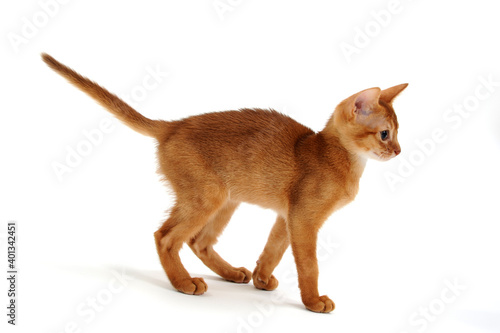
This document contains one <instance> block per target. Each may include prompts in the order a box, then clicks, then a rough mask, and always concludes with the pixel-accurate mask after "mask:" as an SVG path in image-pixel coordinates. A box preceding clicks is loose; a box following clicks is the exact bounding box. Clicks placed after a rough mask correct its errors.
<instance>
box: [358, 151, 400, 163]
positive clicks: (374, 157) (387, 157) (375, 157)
mask: <svg viewBox="0 0 500 333" xmlns="http://www.w3.org/2000/svg"><path fill="white" fill-rule="evenodd" d="M393 155H394V154H393ZM393 155H387V154H377V153H376V152H374V151H370V152H368V153H366V155H365V156H366V157H368V158H369V159H372V160H375V161H379V162H386V161H389V160H390V159H392V158H393V157H395V155H394V156H393Z"/></svg>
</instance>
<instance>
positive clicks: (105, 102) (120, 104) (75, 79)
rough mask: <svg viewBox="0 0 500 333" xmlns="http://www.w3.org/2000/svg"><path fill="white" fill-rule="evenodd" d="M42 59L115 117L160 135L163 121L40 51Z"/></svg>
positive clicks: (137, 129)
mask: <svg viewBox="0 0 500 333" xmlns="http://www.w3.org/2000/svg"><path fill="white" fill-rule="evenodd" d="M42 59H43V61H44V62H45V63H46V64H47V65H48V66H49V67H50V68H52V69H53V70H54V71H56V72H57V73H58V74H59V75H61V76H63V77H65V78H66V79H67V80H68V81H69V82H70V83H72V84H73V85H74V86H76V87H77V88H78V89H80V90H82V91H83V92H85V93H86V94H87V95H89V96H90V97H92V98H93V99H95V100H96V101H97V102H98V103H99V104H101V105H102V106H103V107H104V108H106V109H107V110H108V111H109V112H111V113H112V114H113V115H114V116H115V117H116V118H118V119H119V120H121V121H122V122H123V123H125V124H126V125H127V126H129V127H130V128H132V129H133V130H135V131H137V132H139V133H141V134H144V135H147V136H151V137H158V135H160V133H159V132H160V129H161V127H162V126H161V123H164V122H163V121H161V120H152V119H149V118H146V117H144V116H143V115H142V114H140V113H139V112H137V111H136V110H134V108H132V107H131V106H130V105H128V104H127V103H125V102H124V101H123V100H121V99H120V98H119V97H118V96H116V95H115V94H112V93H110V92H109V91H107V90H106V89H104V88H103V87H101V86H99V85H98V84H97V83H95V82H93V81H91V80H89V79H87V78H86V77H84V76H82V75H80V74H78V73H77V72H75V71H74V70H72V69H71V68H69V67H67V66H65V65H63V64H61V63H60V62H59V61H57V60H56V59H54V58H53V57H51V56H50V55H48V54H47V53H42Z"/></svg>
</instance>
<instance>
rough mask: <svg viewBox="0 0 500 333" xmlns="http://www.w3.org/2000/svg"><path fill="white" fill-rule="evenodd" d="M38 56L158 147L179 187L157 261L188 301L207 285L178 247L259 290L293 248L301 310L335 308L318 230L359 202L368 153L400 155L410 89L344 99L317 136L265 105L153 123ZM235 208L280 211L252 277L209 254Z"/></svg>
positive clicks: (160, 234)
mask: <svg viewBox="0 0 500 333" xmlns="http://www.w3.org/2000/svg"><path fill="white" fill-rule="evenodd" d="M42 58H43V60H44V61H45V62H46V63H47V65H48V66H50V67H51V68H52V69H53V70H55V71H56V72H57V73H59V74H60V75H62V76H63V77H65V78H66V79H68V80H69V81H70V82H71V83H72V84H73V85H75V86H76V87H77V88H79V89H81V90H83V91H84V92H85V93H87V94H88V95H90V96H91V97H92V98H94V99H95V100H96V101H97V102H99V103H100V104H101V105H102V106H103V107H105V108H106V109H107V110H108V111H110V112H111V113H112V114H113V115H115V116H116V117H117V118H118V119H119V120H121V121H122V122H124V123H125V124H126V125H128V126H130V127H131V128H132V129H134V130H136V131H137V132H139V133H142V134H144V135H147V136H151V137H153V138H155V139H156V140H157V141H158V160H159V172H161V174H162V175H163V176H164V178H165V180H166V181H168V183H169V184H170V186H171V187H172V188H173V190H174V191H175V194H176V203H175V206H174V207H173V208H172V210H171V213H170V216H169V218H168V219H167V220H166V221H165V223H164V224H163V225H162V226H161V227H160V228H159V229H158V231H156V232H155V234H154V238H155V242H156V247H157V251H158V255H159V257H160V262H161V265H162V266H163V269H164V270H165V272H166V274H167V276H168V278H169V279H170V282H171V283H172V285H173V286H174V287H175V288H176V289H177V290H179V291H181V292H183V293H186V294H194V295H200V294H203V293H204V292H205V291H206V290H207V285H206V283H205V281H204V280H203V279H202V278H192V277H191V276H190V275H189V273H188V272H187V271H186V269H185V268H184V266H183V265H182V262H181V260H180V257H179V250H180V249H181V247H182V245H183V244H184V243H188V244H189V246H190V247H191V249H192V250H193V252H194V253H195V254H196V255H197V256H198V257H199V258H200V259H201V260H202V261H203V263H205V265H207V266H208V267H209V268H210V269H212V270H213V271H214V272H215V273H217V274H219V275H220V276H221V277H223V278H224V279H226V280H229V281H233V282H237V283H248V282H249V281H250V280H251V279H252V278H253V281H254V285H255V287H256V288H259V289H264V290H273V289H275V288H276V287H277V286H278V280H277V279H276V278H275V277H274V276H273V275H272V272H273V270H274V268H275V267H276V266H277V265H278V263H279V262H280V260H281V258H282V256H283V253H284V252H285V250H286V249H287V248H288V246H289V245H291V247H292V252H293V255H294V257H295V262H296V265H297V272H298V276H299V287H300V290H301V296H302V301H303V303H304V305H305V307H306V308H307V309H309V310H311V311H315V312H330V311H332V310H333V309H334V307H335V306H334V303H333V302H332V301H331V300H330V299H329V298H328V297H327V296H320V294H319V292H318V264H317V259H316V240H317V233H318V230H319V229H320V227H321V225H322V224H323V222H324V221H325V220H326V219H327V218H328V216H329V215H330V214H332V213H333V212H334V211H335V210H336V209H339V208H340V207H342V206H344V205H345V204H347V203H348V202H350V201H352V200H353V199H354V197H355V196H356V194H357V192H358V184H359V179H360V177H361V174H362V173H363V170H364V167H365V162H366V158H367V157H370V158H375V159H378V160H388V159H390V158H392V157H394V156H396V155H397V154H399V152H400V151H401V149H400V146H399V143H398V141H397V131H398V122H397V118H396V115H395V113H394V110H393V108H392V102H393V100H394V98H395V97H396V96H397V95H399V93H400V92H401V91H403V90H404V89H405V88H406V86H407V84H401V85H397V86H394V87H392V88H389V89H386V90H380V89H379V88H371V89H366V90H363V91H361V92H359V93H357V94H354V95H352V96H350V97H349V98H347V99H345V100H344V101H342V102H341V103H340V104H339V105H338V106H337V107H336V109H335V111H334V113H333V115H332V116H331V118H330V119H329V121H328V122H327V124H326V126H325V128H324V129H323V130H322V131H320V132H318V133H315V132H313V131H312V130H311V129H309V128H307V127H305V126H303V125H301V124H299V123H297V122H296V121H294V120H293V119H291V118H289V117H287V116H285V115H283V114H280V113H278V112H276V111H273V110H261V109H241V110H239V111H226V112H214V113H206V114H202V115H198V116H193V117H189V118H186V119H182V120H178V121H163V120H151V119H148V118H146V117H144V116H142V115H141V114H139V113H138V112H137V111H135V110H134V109H133V108H132V107H130V106H129V105H127V104H126V103H125V102H123V101H122V100H120V99H119V98H118V97H117V96H116V95H114V94H112V93H110V92H108V91H107V90H106V89H104V88H102V87H100V86H99V85H97V84H96V83H94V82H92V81H90V80H89V79H87V78H85V77H83V76H81V75H80V74H78V73H76V72H75V71H73V70H72V69H70V68H68V67H66V66H65V65H63V64H61V63H59V62H58V61H56V60H55V59H54V58H52V57H51V56H49V55H47V54H42ZM383 131H386V133H385V134H387V136H386V135H385V134H384V133H383ZM240 202H248V203H252V204H256V205H259V206H262V207H265V208H270V209H273V210H274V211H275V212H276V213H277V214H278V217H277V219H276V222H275V224H274V226H273V228H272V230H271V234H270V235H269V239H268V242H267V244H266V246H265V248H264V251H263V252H262V254H261V255H260V257H259V260H258V261H257V266H256V267H255V269H254V271H253V273H251V272H250V271H249V270H247V269H246V268H243V267H239V268H235V267H233V266H231V265H230V264H229V263H227V262H226V261H225V260H224V259H222V258H221V257H220V256H219V254H218V253H217V252H215V250H214V248H213V246H214V244H215V243H216V241H217V237H218V236H219V234H220V233H221V232H222V231H223V229H224V227H225V226H226V224H227V223H228V222H229V219H230V218H231V216H232V214H233V212H234V211H235V209H236V208H237V207H238V205H239V203H240Z"/></svg>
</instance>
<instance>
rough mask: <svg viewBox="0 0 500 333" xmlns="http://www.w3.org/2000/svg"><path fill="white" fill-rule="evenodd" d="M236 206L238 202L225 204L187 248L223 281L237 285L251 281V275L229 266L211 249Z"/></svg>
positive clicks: (245, 270) (243, 270) (244, 270)
mask: <svg viewBox="0 0 500 333" xmlns="http://www.w3.org/2000/svg"><path fill="white" fill-rule="evenodd" d="M238 205H239V202H235V201H228V202H226V203H225V205H224V206H222V207H221V208H220V209H219V210H218V211H217V213H216V214H215V215H213V216H212V217H211V219H210V221H209V222H208V223H207V224H206V225H205V226H204V227H203V229H201V231H200V232H199V233H198V234H197V235H196V236H195V237H194V238H192V239H191V240H190V242H189V246H190V247H191V249H192V250H193V252H194V253H195V254H196V255H197V256H198V258H200V259H201V261H203V263H204V264H205V265H207V267H208V268H210V269H211V270H212V271H214V272H215V273H217V274H218V275H220V276H221V277H222V278H223V279H225V280H228V281H232V282H237V283H248V282H250V280H251V279H252V273H251V272H250V271H249V270H248V269H246V268H244V267H239V268H236V267H233V266H231V265H230V264H229V263H228V262H226V261H225V260H224V259H222V258H221V256H220V255H219V254H218V253H217V252H215V250H214V248H213V246H214V245H215V243H216V242H217V237H218V236H219V235H220V234H221V233H222V231H223V230H224V228H225V227H226V225H227V223H228V222H229V220H230V219H231V216H232V215H233V213H234V211H235V210H236V208H237V207H238Z"/></svg>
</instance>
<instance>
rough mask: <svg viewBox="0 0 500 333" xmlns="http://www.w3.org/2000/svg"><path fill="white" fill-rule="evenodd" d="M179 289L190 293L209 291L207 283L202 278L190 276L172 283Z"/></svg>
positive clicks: (199, 293) (198, 293)
mask: <svg viewBox="0 0 500 333" xmlns="http://www.w3.org/2000/svg"><path fill="white" fill-rule="evenodd" d="M172 284H173V285H174V287H175V289H177V290H178V291H180V292H181V293H184V294H188V295H201V294H203V293H204V292H205V291H207V284H206V283H205V280H203V279H202V278H190V279H183V280H180V281H177V282H176V283H175V284H174V283H172Z"/></svg>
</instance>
